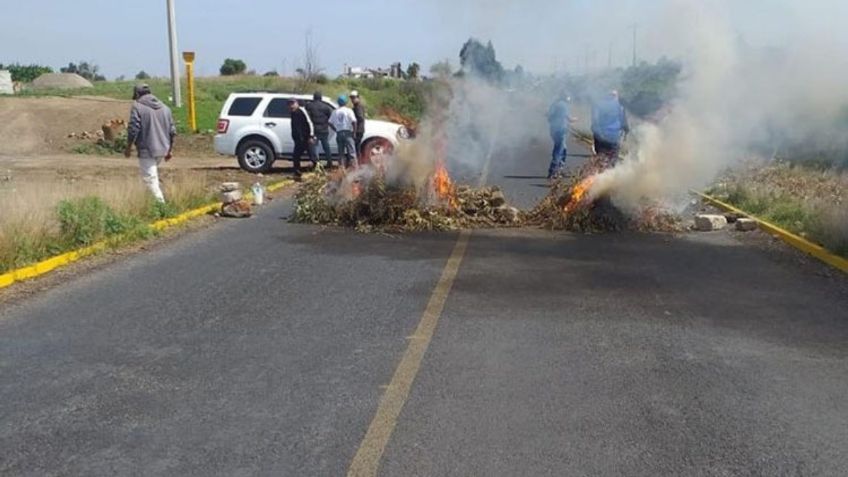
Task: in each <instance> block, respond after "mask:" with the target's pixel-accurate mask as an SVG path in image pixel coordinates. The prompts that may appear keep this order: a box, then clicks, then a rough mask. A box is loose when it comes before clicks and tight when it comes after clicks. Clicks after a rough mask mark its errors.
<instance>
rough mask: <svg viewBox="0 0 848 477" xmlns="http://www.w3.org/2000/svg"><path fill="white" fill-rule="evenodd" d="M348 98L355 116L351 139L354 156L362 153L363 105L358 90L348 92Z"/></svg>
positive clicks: (363, 132) (363, 130)
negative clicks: (353, 143) (354, 127)
mask: <svg viewBox="0 0 848 477" xmlns="http://www.w3.org/2000/svg"><path fill="white" fill-rule="evenodd" d="M350 100H351V101H352V102H353V114H354V115H355V116H356V130H355V131H354V134H353V140H354V142H355V143H356V157H357V158H358V157H360V156H361V155H362V138H364V137H365V105H364V104H362V98H360V97H359V91H356V90H354V91H351V92H350Z"/></svg>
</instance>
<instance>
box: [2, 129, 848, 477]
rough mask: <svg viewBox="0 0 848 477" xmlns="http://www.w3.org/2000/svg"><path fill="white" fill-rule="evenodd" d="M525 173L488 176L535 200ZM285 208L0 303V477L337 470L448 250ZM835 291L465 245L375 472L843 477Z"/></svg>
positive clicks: (804, 279)
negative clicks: (313, 220)
mask: <svg viewBox="0 0 848 477" xmlns="http://www.w3.org/2000/svg"><path fill="white" fill-rule="evenodd" d="M577 147H578V146H576V145H573V146H572V151H576V150H577ZM538 156H539V157H537V158H535V159H532V160H528V162H527V163H523V164H520V165H514V164H512V165H511V164H508V163H498V162H495V163H493V166H492V169H491V172H490V182H493V183H500V184H503V185H504V187H505V189H506V191H507V194H508V195H509V196H511V197H517V201H519V202H522V203H521V204H520V205H526V203H527V202H530V203H532V201H533V200H535V198H537V197H538V196H540V195H541V194H543V193H544V191H545V190H544V188H543V187H538V186H539V185H540V184H543V182H544V181H543V179H541V178H539V177H537V176H539V175H541V174H536V173H535V172H533V171H532V170H531V173H529V174H528V172H527V171H528V170H529V169H533V168H535V169H536V171H537V172H539V173H543V172H544V171H545V168H546V160H547V159H546V157H545V155H544V154H538ZM290 206H291V204H290V202H289V201H276V202H274V203H272V204H271V205H270V206H268V207H266V208H265V209H263V210H262V211H261V213H260V214H259V216H258V217H257V218H255V219H252V220H248V221H231V222H223V223H221V224H218V225H216V226H214V227H212V228H210V229H208V230H205V231H201V232H196V233H192V234H190V235H188V236H186V237H185V238H183V239H182V240H180V241H177V242H175V243H172V244H169V245H167V246H164V247H162V248H159V249H156V250H154V251H153V252H151V253H149V254H147V255H143V256H142V255H139V256H135V257H132V258H129V259H128V260H126V261H123V262H121V263H116V264H112V265H109V266H107V267H105V268H103V269H101V270H99V271H95V272H93V273H91V274H89V275H87V276H83V277H79V278H75V279H73V280H71V281H70V282H69V283H67V284H64V285H63V286H61V287H58V288H55V289H52V290H50V291H47V292H45V293H42V294H40V295H38V296H34V297H31V298H28V299H25V300H24V301H22V302H20V303H18V304H15V305H11V306H4V307H3V308H0V474H2V475H89V476H90V475H180V476H184V475H203V476H208V475H227V476H232V475H292V476H295V475H297V476H301V475H303V476H313V475H314V476H336V475H345V473H346V472H347V470H348V467H349V466H350V464H351V461H352V460H353V458H354V455H355V454H356V453H357V450H358V449H359V448H360V446H361V445H362V443H363V439H364V438H365V435H366V430H367V429H368V428H369V425H370V424H371V421H372V419H373V418H374V416H375V413H376V412H377V411H378V406H379V404H380V397H381V395H382V394H383V393H384V392H385V391H386V387H385V386H386V385H387V384H389V383H392V382H393V375H394V373H395V369H396V367H397V366H398V363H399V361H400V360H401V357H402V356H404V353H405V350H406V349H407V346H408V345H409V343H411V342H412V341H413V340H415V339H418V338H416V337H414V336H410V335H412V334H413V333H414V331H415V329H416V327H417V326H418V323H419V321H420V320H421V318H422V313H423V311H424V310H425V308H427V307H428V302H429V301H430V298H431V295H432V294H433V290H434V288H437V287H436V285H437V283H439V281H440V277H441V276H442V273H443V269H444V268H445V265H446V263H447V261H448V257H449V256H450V255H451V252H452V250H453V249H454V245H455V243H456V240H457V234H421V235H411V236H403V237H386V236H380V235H358V234H354V233H351V232H348V231H344V230H335V229H324V228H320V227H308V226H300V225H293V224H289V223H287V222H285V221H284V220H283V218H284V217H285V216H286V215H287V214H288V212H289V210H290ZM834 280H838V279H833V278H826V277H823V276H821V275H819V274H816V273H813V272H811V271H809V270H807V269H804V268H800V267H796V266H794V265H793V264H792V263H790V262H786V261H780V260H775V259H774V258H773V257H772V256H770V255H769V254H767V253H764V252H763V251H762V250H760V249H758V248H756V247H753V246H751V245H746V244H743V243H741V242H739V241H737V240H736V239H734V238H733V237H732V236H731V235H729V234H726V233H709V234H700V235H695V234H692V235H684V236H682V237H667V236H661V235H646V234H611V235H596V236H583V235H573V234H564V233H549V232H544V231H538V230H509V231H478V232H474V233H473V234H472V235H471V237H470V239H469V242H468V247H467V250H466V251H465V254H464V257H463V258H462V261H461V262H460V264H459V267H458V269H457V273H456V276H455V278H454V279H453V282H452V288H450V290H449V293H448V294H447V295H446V301H445V302H444V309H443V310H442V311H441V314H440V317H439V321H438V325H437V327H436V329H435V333H434V335H433V337H432V340H431V341H429V343H428V344H429V347H428V348H427V350H426V353H425V354H424V355H423V360H422V361H421V363H420V368H419V369H418V370H417V375H415V379H414V381H413V383H412V387H411V389H410V392H409V394H408V396H407V397H406V398H405V400H404V402H403V407H402V409H401V411H400V415H399V416H398V419H397V423H396V426H394V427H393V428H392V429H391V431H392V432H391V433H390V437H389V439H388V442H387V445H386V447H385V449H384V453H383V454H382V457H381V459H379V461H378V462H379V468H375V469H373V470H375V471H377V472H378V474H379V475H386V476H408V475H427V476H444V475H457V476H469V475H480V476H500V475H503V476H513V475H534V476H536V475H552V476H553V475H628V476H633V475H645V476H655V475H845V474H846V473H848V453H846V451H845V449H846V443H848V400H846V399H845V396H846V395H848V379H846V378H848V346H847V345H846V343H848V312H846V310H848V298H847V297H846V296H845V294H844V293H842V292H841V288H840V287H838V286H836V284H835V283H834Z"/></svg>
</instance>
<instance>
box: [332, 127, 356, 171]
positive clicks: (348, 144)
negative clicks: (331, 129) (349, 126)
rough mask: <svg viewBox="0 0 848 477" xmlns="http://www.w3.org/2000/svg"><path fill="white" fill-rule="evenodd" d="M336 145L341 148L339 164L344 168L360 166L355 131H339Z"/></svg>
mask: <svg viewBox="0 0 848 477" xmlns="http://www.w3.org/2000/svg"><path fill="white" fill-rule="evenodd" d="M336 143H337V144H338V146H339V163H340V164H341V165H343V166H344V167H357V166H359V162H358V160H357V158H356V144H355V139H354V137H353V131H337V132H336Z"/></svg>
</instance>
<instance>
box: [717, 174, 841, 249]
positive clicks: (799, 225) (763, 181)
mask: <svg viewBox="0 0 848 477" xmlns="http://www.w3.org/2000/svg"><path fill="white" fill-rule="evenodd" d="M708 193H710V194H712V195H715V196H716V197H718V198H720V199H722V200H724V201H726V202H728V203H730V204H732V205H735V206H736V207H738V208H740V209H742V210H744V211H746V212H749V213H751V214H753V215H756V216H758V217H760V218H763V219H765V220H768V221H770V222H772V223H774V224H776V225H779V226H781V227H783V228H785V229H787V230H789V231H791V232H794V233H796V234H799V235H801V236H803V237H806V238H808V239H810V240H812V241H814V242H818V243H819V244H821V245H822V246H824V247H825V248H827V249H829V250H830V251H832V252H834V253H837V254H839V255H842V256H843V257H848V172H845V171H838V170H833V169H828V170H821V169H814V168H808V167H803V166H798V165H792V164H789V163H774V164H759V163H756V164H750V165H748V166H747V167H742V168H739V169H737V170H735V171H733V172H731V173H729V174H728V175H727V176H725V177H724V178H723V179H722V180H721V181H720V182H719V183H718V184H717V185H715V186H714V187H712V188H711V189H710V190H709V191H708Z"/></svg>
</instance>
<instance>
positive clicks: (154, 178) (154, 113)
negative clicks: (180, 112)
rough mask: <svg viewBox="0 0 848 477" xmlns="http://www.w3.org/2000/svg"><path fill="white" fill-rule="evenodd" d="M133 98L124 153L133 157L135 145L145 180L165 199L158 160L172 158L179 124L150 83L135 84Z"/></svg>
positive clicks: (148, 186) (151, 189)
mask: <svg viewBox="0 0 848 477" xmlns="http://www.w3.org/2000/svg"><path fill="white" fill-rule="evenodd" d="M133 100H134V103H133V105H132V109H131V110H130V121H129V126H128V127H127V148H126V149H125V150H124V156H126V157H130V156H131V155H132V147H133V145H135V146H136V149H137V150H138V165H139V169H140V170H141V178H142V180H143V181H144V183H145V185H147V188H148V189H150V192H151V193H152V194H153V197H155V198H156V200H157V201H159V202H165V195H164V194H163V193H162V188H161V186H160V184H159V164H161V163H162V160H163V159H164V160H165V161H170V160H171V154H172V153H173V151H174V138H175V137H176V136H177V127H176V125H175V124H174V118H173V116H172V115H171V110H170V108H168V107H167V106H165V104H164V103H162V102H161V101H159V98H157V97H156V96H153V94H152V93H151V92H150V86H148V85H146V84H140V85H137V86H135V88H133Z"/></svg>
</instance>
